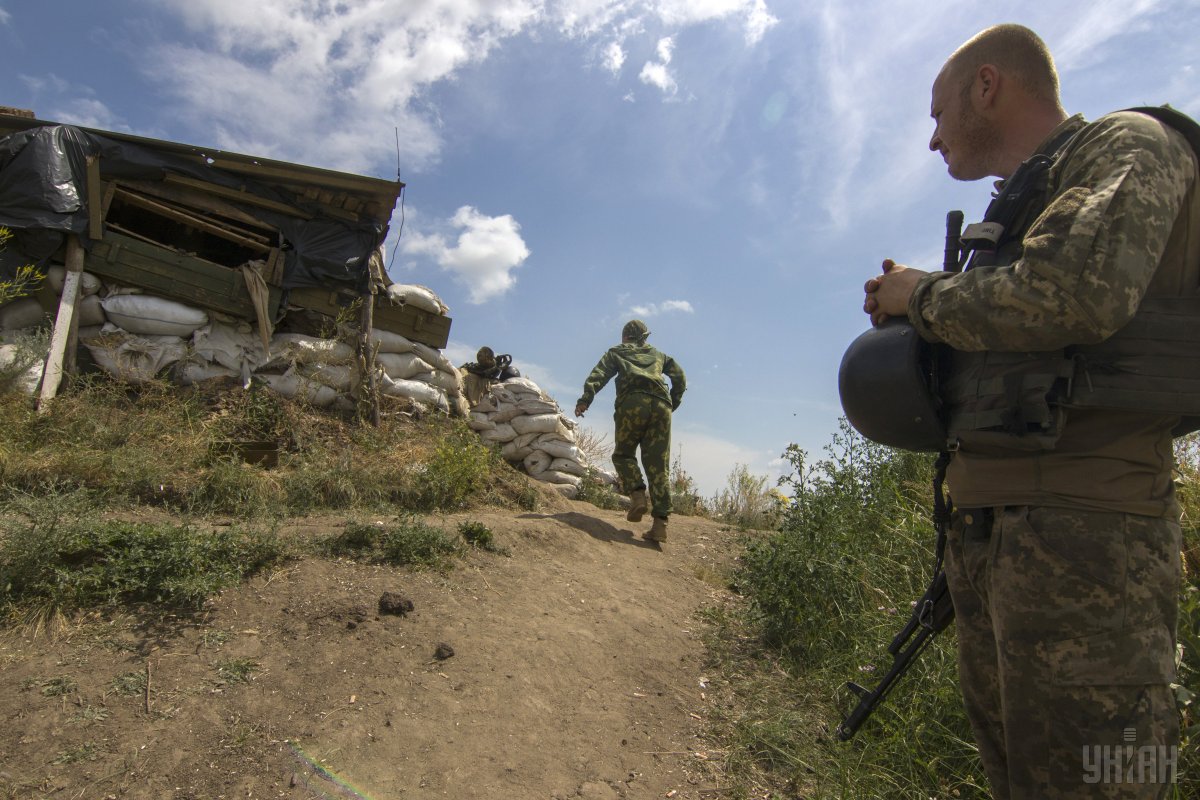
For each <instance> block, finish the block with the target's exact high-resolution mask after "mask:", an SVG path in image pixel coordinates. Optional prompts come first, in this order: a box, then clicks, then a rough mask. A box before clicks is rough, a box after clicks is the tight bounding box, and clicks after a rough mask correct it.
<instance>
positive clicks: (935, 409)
mask: <svg viewBox="0 0 1200 800" xmlns="http://www.w3.org/2000/svg"><path fill="white" fill-rule="evenodd" d="M940 355H941V353H940V348H936V347H934V346H933V345H931V344H930V343H929V342H926V341H925V340H924V339H922V338H921V337H920V335H919V334H918V333H917V331H916V328H914V327H913V326H912V325H911V324H909V323H908V321H907V320H904V319H899V318H892V319H889V320H888V321H886V322H884V323H883V324H882V325H880V326H879V327H875V328H871V329H870V330H868V331H866V332H865V333H863V334H861V335H860V336H859V337H858V338H857V339H855V340H854V341H853V342H851V343H850V346H849V347H848V348H846V353H845V354H844V355H843V356H842V364H841V367H840V368H839V369H838V393H839V394H840V395H841V399H842V411H844V412H845V414H846V419H847V420H849V422H850V424H851V425H852V426H854V429H855V430H856V431H858V432H859V433H861V434H862V435H863V436H865V437H866V438H868V439H870V440H871V441H873V442H878V443H879V444H883V445H887V446H888V447H898V448H900V449H902V450H915V451H917V452H931V453H936V452H940V451H942V450H945V449H947V447H948V444H947V442H948V438H949V437H948V435H947V433H946V426H945V423H944V421H943V420H942V415H941V402H940V400H939V399H938V397H937V393H936V390H935V386H936V379H937V372H938V361H939V357H940Z"/></svg>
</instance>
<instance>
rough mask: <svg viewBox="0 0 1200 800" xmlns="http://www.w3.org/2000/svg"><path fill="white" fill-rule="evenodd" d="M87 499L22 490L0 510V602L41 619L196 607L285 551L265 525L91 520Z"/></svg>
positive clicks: (279, 556)
mask: <svg viewBox="0 0 1200 800" xmlns="http://www.w3.org/2000/svg"><path fill="white" fill-rule="evenodd" d="M87 506H88V503H87V497H86V494H80V493H76V494H71V495H67V496H65V497H56V496H53V495H51V496H49V497H41V498H36V499H34V498H25V499H24V500H23V501H21V502H13V503H10V504H9V505H8V507H7V508H6V509H4V510H5V511H7V512H8V513H7V514H5V515H4V516H3V517H2V518H0V519H2V520H3V521H2V522H0V606H2V607H7V608H8V609H9V611H10V612H13V611H17V610H18V609H25V610H26V611H27V612H31V615H32V616H33V617H34V618H41V619H49V618H51V617H53V616H55V615H58V614H63V613H70V612H73V611H78V610H82V609H90V608H96V607H100V608H109V607H113V606H117V605H125V604H136V603H157V604H161V605H164V606H168V607H175V608H180V609H187V608H198V607H199V605H200V604H201V603H202V602H203V601H204V599H205V598H206V597H208V596H209V595H210V594H212V593H214V592H216V591H218V590H219V589H221V588H223V587H225V586H228V585H230V584H232V583H234V582H236V581H238V580H240V579H241V578H242V577H244V576H246V575H249V574H253V573H255V572H257V571H258V570H260V569H263V568H265V567H267V566H269V565H271V564H274V563H277V562H278V561H280V560H282V559H283V558H285V557H286V555H287V553H286V548H285V547H284V545H283V543H282V542H281V541H280V540H279V539H278V537H277V536H275V535H274V534H271V533H262V532H256V531H246V530H241V529H237V528H228V529H217V530H214V531H203V530H197V529H195V528H193V527H191V526H189V525H172V524H153V523H134V522H123V521H119V520H101V521H95V520H94V516H93V515H90V514H89V515H86V516H85V515H81V514H80V511H81V509H84V508H87ZM22 519H23V520H24V521H23V522H22Z"/></svg>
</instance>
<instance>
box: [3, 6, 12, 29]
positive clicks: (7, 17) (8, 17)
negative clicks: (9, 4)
mask: <svg viewBox="0 0 1200 800" xmlns="http://www.w3.org/2000/svg"><path fill="white" fill-rule="evenodd" d="M11 19H12V14H10V13H8V12H7V11H5V10H4V9H3V8H0V25H7V24H8V21H9V20H11Z"/></svg>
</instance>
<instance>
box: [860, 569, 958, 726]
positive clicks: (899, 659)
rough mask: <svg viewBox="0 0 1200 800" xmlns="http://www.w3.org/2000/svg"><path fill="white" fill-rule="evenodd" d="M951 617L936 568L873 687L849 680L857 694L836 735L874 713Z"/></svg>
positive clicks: (942, 576) (943, 575)
mask: <svg viewBox="0 0 1200 800" xmlns="http://www.w3.org/2000/svg"><path fill="white" fill-rule="evenodd" d="M953 620H954V604H953V603H952V602H951V600H950V589H949V586H948V585H947V584H946V573H945V572H943V571H942V570H940V569H939V570H938V571H937V573H936V574H935V575H934V576H933V581H932V582H930V584H929V588H928V589H926V590H925V594H924V595H923V596H922V597H921V600H920V601H919V602H918V603H917V605H916V607H915V608H914V609H913V612H912V617H910V618H909V620H908V624H907V625H905V626H904V628H903V630H901V631H900V633H898V634H896V637H895V638H894V639H892V643H891V644H889V645H888V652H889V653H891V654H892V667H891V669H889V670H888V671H887V674H886V675H884V676H883V678H881V679H880V681H879V683H878V684H877V685H876V687H875V688H874V689H866V688H865V687H862V686H859V685H858V684H857V683H854V682H853V681H850V682H848V683H847V684H846V688H848V689H849V690H850V691H852V692H853V693H854V694H855V695H857V696H858V698H859V700H858V705H857V706H855V707H854V710H853V711H851V712H850V713H849V714H848V715H846V718H845V719H843V720H842V724H841V725H839V726H838V728H837V738H838V739H839V740H840V741H843V742H846V741H849V740H850V739H851V738H852V737H853V736H854V734H855V733H857V732H858V729H859V728H860V727H861V726H862V724H863V723H864V722H866V721H867V719H868V718H869V717H870V716H871V714H872V713H874V711H875V709H876V708H877V707H878V706H879V704H880V703H882V702H883V701H884V699H885V698H886V697H887V696H888V694H889V693H890V692H891V691H892V689H893V688H894V686H895V684H896V681H897V680H899V679H900V677H901V676H902V675H904V673H905V672H907V671H908V669H909V667H911V666H912V663H913V661H915V660H916V658H917V656H919V655H920V654H921V651H922V650H924V649H925V648H926V647H927V646H928V645H929V643H930V642H931V641H933V637H934V636H936V635H937V634H938V632H939V631H942V630H945V628H946V627H947V626H948V625H949V624H950V623H951V622H952V621H953Z"/></svg>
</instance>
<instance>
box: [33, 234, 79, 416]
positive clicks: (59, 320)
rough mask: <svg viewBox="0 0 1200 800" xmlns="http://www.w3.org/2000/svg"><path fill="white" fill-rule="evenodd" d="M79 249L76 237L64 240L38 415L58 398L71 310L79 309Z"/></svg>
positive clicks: (72, 313) (71, 315) (70, 321)
mask: <svg viewBox="0 0 1200 800" xmlns="http://www.w3.org/2000/svg"><path fill="white" fill-rule="evenodd" d="M83 257H84V251H83V245H82V244H81V243H80V241H79V237H77V236H75V235H68V236H67V274H66V280H65V281H64V282H63V291H62V299H61V300H60V301H59V304H58V316H57V317H56V318H55V320H54V333H53V334H51V336H50V353H49V355H47V356H46V369H45V371H44V372H43V373H42V392H41V397H40V399H39V401H38V413H39V414H44V413H46V411H47V410H48V409H49V407H50V406H49V404H50V401H51V400H53V399H54V397H55V395H57V394H58V387H59V384H61V383H62V377H63V358H64V356H65V355H66V352H67V344H68V342H69V340H70V334H71V326H72V324H73V323H74V320H75V310H76V307H77V306H78V305H79V284H80V281H81V279H82V276H83Z"/></svg>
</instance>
